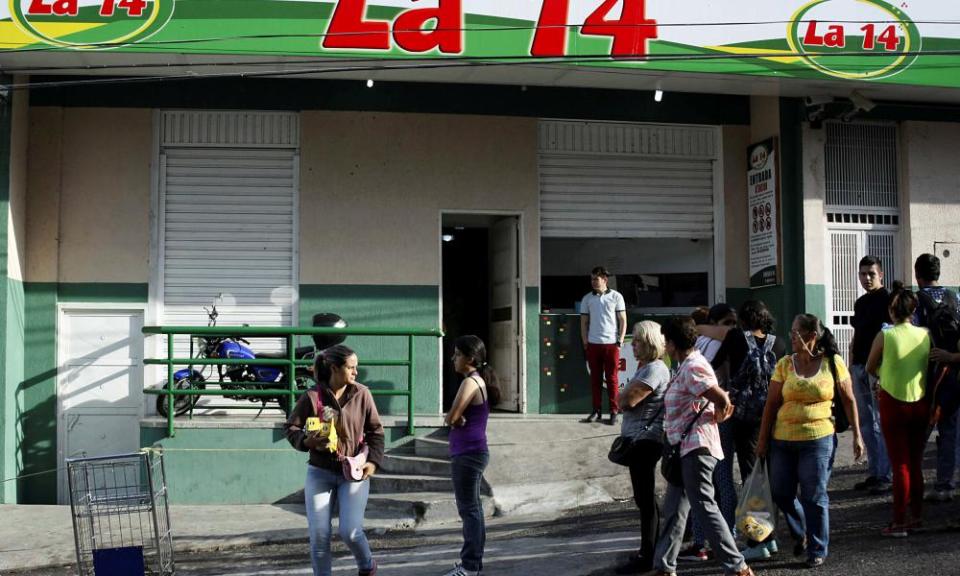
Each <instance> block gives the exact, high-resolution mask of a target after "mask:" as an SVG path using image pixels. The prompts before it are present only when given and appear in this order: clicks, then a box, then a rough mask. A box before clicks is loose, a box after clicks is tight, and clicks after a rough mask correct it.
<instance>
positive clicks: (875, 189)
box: [824, 122, 899, 209]
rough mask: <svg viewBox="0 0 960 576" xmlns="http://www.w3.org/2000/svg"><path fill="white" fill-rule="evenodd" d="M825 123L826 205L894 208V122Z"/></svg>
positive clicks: (895, 186) (896, 205)
mask: <svg viewBox="0 0 960 576" xmlns="http://www.w3.org/2000/svg"><path fill="white" fill-rule="evenodd" d="M825 127H826V131H827V140H826V146H825V153H826V155H825V161H824V168H825V172H826V180H827V181H826V202H827V205H830V206H849V207H870V208H874V209H876V208H891V209H895V208H897V207H898V206H899V204H898V199H897V198H898V194H897V190H898V185H897V183H898V181H899V179H898V176H897V165H898V156H897V128H896V126H894V125H889V124H868V123H839V122H829V123H827V124H826V126H825Z"/></svg>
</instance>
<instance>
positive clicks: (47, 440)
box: [16, 282, 148, 504]
mask: <svg viewBox="0 0 960 576" xmlns="http://www.w3.org/2000/svg"><path fill="white" fill-rule="evenodd" d="M147 292H148V289H147V284H137V283H130V284H124V283H88V284H87V283H84V284H80V283H63V284H57V283H55V282H27V283H25V284H24V285H23V309H24V315H23V333H24V339H23V342H24V344H23V362H22V366H23V372H22V376H21V378H20V380H18V382H19V384H18V385H17V387H16V397H17V408H18V412H17V415H16V419H17V428H18V430H19V431H20V434H21V436H20V442H19V446H18V447H17V453H18V454H20V458H21V460H22V464H23V469H22V473H23V474H24V475H26V474H37V475H36V476H31V477H29V478H26V479H24V480H22V481H21V482H20V483H19V491H20V494H19V501H20V502H22V503H25V504H54V503H56V499H57V477H56V475H55V474H52V473H49V471H50V470H53V469H55V468H56V467H57V465H58V463H57V398H56V393H57V340H56V336H57V303H58V302H104V303H108V302H111V303H112V302H121V303H124V302H146V301H147Z"/></svg>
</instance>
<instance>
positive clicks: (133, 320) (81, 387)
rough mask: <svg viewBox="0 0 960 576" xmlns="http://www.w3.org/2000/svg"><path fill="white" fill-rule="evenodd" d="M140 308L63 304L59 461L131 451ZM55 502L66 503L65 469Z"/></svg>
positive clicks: (135, 431) (136, 430) (135, 437)
mask: <svg viewBox="0 0 960 576" xmlns="http://www.w3.org/2000/svg"><path fill="white" fill-rule="evenodd" d="M143 317H144V312H143V310H141V309H128V308H122V309H120V308H118V309H104V308H99V307H98V308H82V307H77V308H68V307H64V308H62V309H61V313H60V323H59V329H58V335H57V341H58V342H59V354H58V358H59V369H58V374H57V405H58V408H57V414H58V422H57V436H58V455H59V458H58V460H59V462H60V463H61V466H63V462H64V459H65V458H84V457H92V456H102V455H108V454H121V453H129V452H136V451H137V450H139V449H140V426H139V419H140V414H141V412H142V405H143V335H142V333H141V329H142V328H143ZM59 501H60V503H61V504H66V503H68V502H69V495H68V493H67V485H66V474H65V471H63V470H61V472H60V474H59Z"/></svg>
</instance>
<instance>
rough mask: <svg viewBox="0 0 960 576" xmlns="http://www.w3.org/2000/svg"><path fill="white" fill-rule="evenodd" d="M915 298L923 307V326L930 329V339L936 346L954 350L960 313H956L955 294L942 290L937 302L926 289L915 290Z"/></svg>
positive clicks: (959, 340) (957, 337)
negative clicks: (941, 297) (941, 298)
mask: <svg viewBox="0 0 960 576" xmlns="http://www.w3.org/2000/svg"><path fill="white" fill-rule="evenodd" d="M917 299H918V300H919V301H920V306H921V307H922V308H923V314H924V318H925V322H924V326H925V327H926V328H927V329H928V330H930V339H931V340H933V345H934V346H936V347H937V348H942V349H944V350H949V351H950V352H956V350H957V342H960V315H958V305H957V295H956V294H954V293H953V292H951V291H950V290H944V293H943V300H941V301H940V302H937V301H936V300H934V299H933V296H931V295H930V293H929V292H927V291H926V290H923V289H921V290H920V291H919V292H917Z"/></svg>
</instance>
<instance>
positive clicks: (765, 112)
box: [750, 96, 780, 144]
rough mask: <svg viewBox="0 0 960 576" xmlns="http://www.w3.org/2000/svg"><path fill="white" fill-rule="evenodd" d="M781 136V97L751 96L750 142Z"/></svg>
mask: <svg viewBox="0 0 960 576" xmlns="http://www.w3.org/2000/svg"><path fill="white" fill-rule="evenodd" d="M774 136H776V137H779V136H780V98H778V97H776V96H751V97H750V143H751V144H752V143H755V142H759V141H761V140H766V139H767V138H771V137H774Z"/></svg>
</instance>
